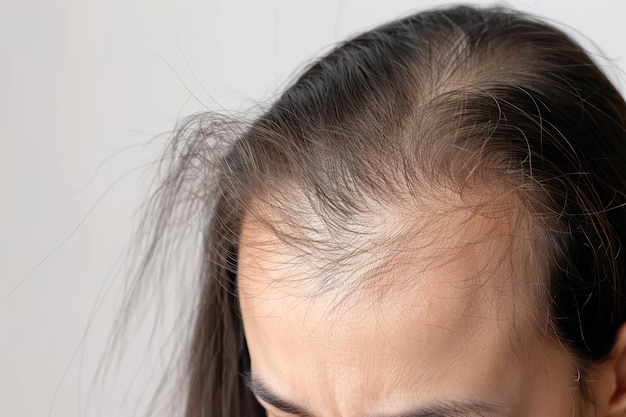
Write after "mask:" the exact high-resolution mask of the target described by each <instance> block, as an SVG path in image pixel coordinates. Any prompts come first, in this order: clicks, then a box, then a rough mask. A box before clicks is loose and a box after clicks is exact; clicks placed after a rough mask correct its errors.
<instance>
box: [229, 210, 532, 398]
mask: <svg viewBox="0 0 626 417" xmlns="http://www.w3.org/2000/svg"><path fill="white" fill-rule="evenodd" d="M440 222H442V223H441V224H439V225H436V226H437V227H435V225H434V224H432V223H431V224H429V225H428V226H431V227H423V228H422V229H421V230H422V231H423V234H422V235H419V234H417V235H413V238H414V239H415V241H413V242H407V243H406V245H405V247H404V248H402V247H398V248H397V249H396V251H395V252H394V256H386V257H380V256H377V254H374V253H372V254H369V256H370V260H369V261H368V258H367V256H363V254H360V255H361V256H355V257H354V258H353V259H354V262H364V265H361V266H359V267H356V266H353V267H352V268H348V269H347V270H346V269H341V268H335V271H334V272H333V270H332V268H329V266H332V265H328V264H327V263H321V264H320V261H319V257H313V258H307V257H306V256H303V255H302V253H299V252H294V251H293V250H292V249H291V248H290V247H289V245H288V244H286V243H285V242H283V241H281V240H280V239H278V238H277V237H276V236H275V235H274V234H272V233H271V232H270V231H268V230H267V229H265V228H263V227H260V225H259V224H255V223H254V222H247V223H246V222H244V227H243V230H242V235H241V240H240V251H239V260H238V277H239V297H240V305H241V310H242V318H243V322H244V329H245V333H246V338H247V341H248V347H249V351H250V356H251V360H252V366H253V371H254V372H257V373H259V374H261V375H263V376H264V377H265V378H269V379H270V380H271V381H281V384H284V385H283V386H289V387H302V386H303V381H301V380H300V379H301V378H303V377H304V378H305V379H306V382H305V383H304V386H306V387H313V386H314V387H322V388H316V389H315V390H316V392H315V393H311V392H308V393H307V397H308V396H310V397H312V398H322V397H324V398H328V397H331V398H352V401H354V399H355V398H361V399H367V401H368V402H372V403H379V402H382V403H384V402H393V401H394V400H395V399H394V398H393V397H394V396H398V395H400V396H402V395H407V387H412V388H411V389H413V390H417V391H419V393H420V397H421V398H424V397H428V396H429V395H430V396H432V397H433V399H434V400H437V399H438V396H445V395H446V392H447V393H449V394H452V393H455V394H456V395H458V393H459V392H461V393H464V394H467V396H471V395H477V394H479V393H480V392H483V391H489V390H492V389H493V387H491V386H490V384H491V383H492V381H493V380H503V379H502V375H504V374H505V370H506V366H507V363H508V364H509V365H510V363H509V361H510V360H511V359H512V355H514V351H513V347H512V346H513V344H514V343H513V341H514V340H517V338H518V337H519V336H520V331H521V330H520V329H521V328H523V327H524V326H525V324H522V323H525V322H532V321H533V320H532V319H530V316H532V315H533V313H531V312H532V310H533V309H531V308H529V305H530V304H532V302H531V301H530V300H531V298H532V297H531V293H532V292H531V291H528V288H527V287H528V285H526V284H527V283H528V279H529V276H534V277H535V278H534V279H537V278H536V275H534V274H531V273H529V271H528V269H527V268H526V267H525V266H527V265H528V262H526V261H527V260H525V259H519V258H520V257H521V256H523V254H524V253H525V250H526V249H524V250H522V249H521V248H520V247H518V246H520V245H521V242H520V241H518V240H519V239H518V237H519V235H516V234H514V233H513V232H512V231H513V228H512V227H511V224H510V219H509V220H507V219H505V220H503V217H502V216H499V217H493V216H492V217H488V216H487V217H486V216H474V215H470V214H468V213H456V215H452V214H450V215H449V216H448V217H447V218H446V219H445V221H442V220H440ZM516 233H520V232H519V231H516ZM420 239H421V240H420ZM381 258H382V260H381ZM371 259H374V261H372V260H371ZM316 260H317V262H316ZM521 265H524V267H521ZM325 276H330V278H331V279H332V280H335V281H339V284H338V285H336V286H331V288H330V289H329V290H327V291H319V288H320V287H319V282H320V280H323V277H325ZM312 282H314V283H316V284H315V285H313V284H311V283H312ZM342 282H347V284H345V285H343V284H342ZM535 325H536V324H535ZM523 333H525V332H523ZM468 358H471V360H468ZM476 364H481V365H480V369H479V372H476ZM452 374H453V375H454V376H455V377H454V378H450V375H452ZM355 381H358V382H355ZM311 389H313V388H311ZM298 390H299V392H300V393H301V392H302V391H301V388H298ZM320 390H321V391H320ZM342 390H348V391H350V390H353V391H354V392H355V393H356V392H358V394H355V395H356V397H354V396H351V397H350V396H348V397H345V396H341V395H340V394H339V392H340V391H342ZM304 391H306V388H305V389H304ZM322 391H327V392H325V393H324V392H322ZM472 391H475V392H472ZM287 395H292V394H291V393H289V394H287ZM293 395H296V396H297V394H293ZM300 395H301V394H300ZM303 401H305V400H303ZM345 401H350V400H349V399H347V400H345ZM357 403H362V402H361V401H357ZM353 406H354V404H352V405H345V407H346V408H348V407H353Z"/></svg>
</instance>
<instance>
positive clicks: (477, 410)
mask: <svg viewBox="0 0 626 417" xmlns="http://www.w3.org/2000/svg"><path fill="white" fill-rule="evenodd" d="M241 376H242V378H243V382H244V384H245V385H246V386H247V387H248V389H249V390H250V391H251V392H252V393H253V394H254V395H255V396H256V397H257V398H259V399H261V400H263V401H264V402H266V403H268V404H270V405H271V406H273V407H275V408H276V409H278V410H280V411H282V412H284V413H287V414H293V415H296V416H298V417H314V414H313V413H312V412H311V411H309V410H307V408H306V407H302V406H299V405H296V404H294V403H292V402H290V401H288V400H286V399H284V398H281V397H280V396H279V395H277V394H276V393H274V392H273V391H272V390H271V388H270V387H269V386H268V384H266V383H265V382H264V381H263V380H262V379H261V378H258V377H255V376H253V375H252V374H251V373H250V372H244V373H242V374H241ZM498 408H499V407H497V406H495V405H494V404H489V403H486V402H484V401H481V400H469V401H467V400H462V401H447V402H438V403H434V404H427V405H420V406H417V407H415V408H412V409H409V410H406V411H403V412H400V413H399V414H385V415H382V414H380V415H379V414H376V415H372V416H371V417H485V416H486V415H492V413H494V412H496V411H498Z"/></svg>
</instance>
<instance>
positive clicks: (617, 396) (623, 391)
mask: <svg viewBox="0 0 626 417" xmlns="http://www.w3.org/2000/svg"><path fill="white" fill-rule="evenodd" d="M601 368H603V371H602V372H604V373H605V376H607V377H608V378H609V381H608V382H609V383H608V384H607V385H606V387H607V388H608V392H607V394H608V396H607V397H608V398H607V400H608V402H607V403H606V415H607V417H618V416H619V417H621V416H626V323H625V324H622V326H621V327H620V329H619V331H618V332H617V337H616V338H615V344H614V345H613V349H612V350H611V357H610V358H609V359H607V360H606V361H605V363H604V364H603V365H601ZM605 398H606V397H605Z"/></svg>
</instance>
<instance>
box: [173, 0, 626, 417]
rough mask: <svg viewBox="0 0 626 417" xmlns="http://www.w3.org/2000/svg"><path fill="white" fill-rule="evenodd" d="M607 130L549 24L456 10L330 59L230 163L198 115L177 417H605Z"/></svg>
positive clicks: (285, 98) (598, 85)
mask: <svg viewBox="0 0 626 417" xmlns="http://www.w3.org/2000/svg"><path fill="white" fill-rule="evenodd" d="M625 119H626V104H625V103H624V100H623V98H622V97H621V96H620V95H619V93H618V92H617V91H616V90H615V88H614V87H613V86H612V85H611V83H610V82H609V81H608V80H607V79H606V77H605V76H604V75H603V74H602V72H601V71H600V70H599V69H598V68H597V66H596V65H595V64H594V63H593V62H592V61H591V60H590V59H589V57H588V56H587V55H586V54H585V52H584V51H583V50H582V49H581V48H580V47H579V46H578V45H577V44H575V43H574V42H572V41H571V40H570V39H569V38H568V37H567V36H565V35H564V34H563V33H561V32H560V31H558V30H556V29H554V28H552V27H551V26H549V25H546V24H544V23H541V22H539V21H536V20H535V19H533V18H529V17H526V16H522V15H519V14H517V13H514V12H511V11H506V10H501V9H478V10H477V9H473V8H469V7H459V8H452V9H443V10H435V11H431V12H425V13H420V14H417V15H414V16H410V17H408V18H405V19H402V20H399V21H396V22H392V23H390V24H388V25H385V26H382V27H379V28H377V29H374V30H372V31H370V32H367V33H365V34H363V35H360V36H357V37H356V38H353V39H351V40H349V41H347V42H345V43H344V44H342V45H340V46H339V47H337V48H336V49H335V50H333V51H332V52H330V53H329V54H328V55H326V56H325V57H323V58H321V59H320V60H319V61H317V62H316V63H314V64H313V65H312V66H311V67H310V68H309V69H307V70H306V71H305V72H304V74H303V75H302V76H301V77H300V78H298V80H297V81H296V82H295V83H294V84H293V85H292V86H291V87H290V88H289V89H287V90H286V91H285V92H284V93H283V94H282V96H281V97H280V98H279V99H278V100H277V101H276V102H275V103H274V104H273V105H272V106H271V107H270V108H269V109H268V110H267V111H266V112H265V113H264V114H263V115H262V116H261V117H259V118H258V119H257V120H255V121H254V122H253V123H252V125H251V126H250V127H249V128H248V129H247V130H246V131H245V132H244V133H243V134H242V135H240V136H239V137H238V138H237V139H236V140H235V141H233V142H232V143H230V144H228V146H227V147H226V148H220V149H219V151H218V149H217V145H216V144H212V143H210V141H211V140H212V138H211V137H208V136H209V130H208V129H213V130H215V129H214V128H215V127H214V126H211V125H210V126H205V125H203V124H201V125H200V126H199V129H198V133H199V134H198V135H197V137H198V140H196V141H193V142H190V143H188V147H187V148H186V150H185V151H184V152H183V155H182V160H181V161H182V162H181V164H180V165H179V166H178V167H177V169H176V170H174V171H173V173H172V177H171V178H170V181H171V182H170V184H174V188H175V189H176V187H179V180H183V179H184V178H185V177H186V176H188V175H189V173H191V172H193V173H194V174H197V173H198V172H200V173H201V174H200V175H202V178H203V179H204V180H205V181H204V180H203V181H201V185H202V186H203V189H202V190H197V191H199V192H200V195H201V196H202V197H201V198H202V199H205V200H206V202H205V203H206V204H207V216H206V218H207V225H206V236H205V242H204V244H205V247H204V258H203V259H204V263H203V269H202V285H203V292H202V300H201V303H200V306H199V308H198V313H197V321H196V324H195V333H194V340H193V345H192V354H191V358H190V362H189V364H190V365H189V366H190V368H189V372H190V380H189V397H188V415H189V416H203V415H241V416H244V415H245V416H253V415H262V413H263V411H262V408H261V407H260V405H259V403H258V402H257V398H260V399H261V400H262V401H264V405H265V406H267V407H268V409H269V410H271V411H272V412H273V413H274V412H276V413H278V411H277V407H278V408H280V406H281V404H280V401H276V398H274V399H273V400H272V398H270V397H276V396H278V397H279V398H280V399H281V400H282V402H283V404H282V405H283V406H284V407H283V408H285V409H288V406H289V404H286V402H289V403H290V404H291V405H294V406H298V407H299V408H301V409H302V410H300V413H297V412H296V411H297V410H295V409H292V411H293V413H292V414H294V415H303V414H304V412H305V411H306V412H308V413H309V414H311V415H315V416H330V415H333V416H340V415H341V416H357V415H385V416H386V415H442V416H452V415H455V416H456V415H468V416H474V415H520V416H522V415H524V416H525V415H535V416H539V417H543V416H546V417H547V416H550V417H559V416H561V415H563V416H566V415H568V416H569V415H572V413H573V412H575V413H585V412H587V411H586V410H588V409H589V407H592V405H590V404H592V402H594V401H595V402H596V404H600V403H601V402H602V401H604V400H605V399H606V398H604V397H603V395H605V394H604V393H605V392H608V391H607V390H610V389H612V388H610V387H614V386H615V384H613V385H611V384H610V383H608V382H606V381H608V380H610V379H611V378H608V377H606V378H605V377H603V376H601V375H600V372H599V371H598V369H601V368H602V366H604V365H603V364H606V363H608V362H607V361H609V360H612V359H611V358H613V357H614V355H612V352H613V353H614V352H615V349H616V348H615V347H614V346H615V345H616V335H617V334H618V329H619V327H620V324H621V323H622V322H623V321H624V320H625V319H626V306H624V303H623V296H622V294H621V291H622V286H623V284H622V282H621V281H622V280H623V279H624V269H625V266H626V265H625V262H626V261H625V259H626V258H625V255H624V254H623V253H622V250H621V245H622V242H625V241H626V209H625V207H624V204H626V196H625V191H626V146H624V145H625V139H626V135H625ZM203 129H205V130H203ZM214 155H219V157H218V158H216V159H211V158H214ZM207 159H208V160H207ZM205 167H206V169H207V170H208V169H209V168H208V167H210V172H208V173H206V172H203V170H204V169H205ZM165 201H166V203H167V201H169V200H167V199H166V200H165ZM613 362H615V361H613ZM602 375H604V374H602ZM607 384H608V385H607ZM246 385H248V386H246ZM617 385H618V386H619V381H618V384H617ZM606 387H609V388H606ZM250 388H251V389H250ZM251 391H253V392H254V394H255V395H256V397H255V396H253V394H252V392H251ZM270 393H271V395H270ZM600 397H601V398H600ZM607 398H611V399H612V401H613V402H612V403H611V404H613V409H615V406H614V404H615V399H616V398H617V397H615V396H611V395H609V396H608V397H607ZM272 402H273V403H274V404H273V406H272V405H268V404H269V403H272ZM604 402H608V400H607V401H604ZM574 406H575V407H576V410H574V408H573V407H574ZM272 407H273V408H272ZM420 407H422V408H424V410H423V411H422V412H421V414H420V413H417V412H413V413H412V414H407V412H408V411H411V410H412V411H415V410H414V409H416V408H420ZM598 407H600V408H598V410H600V412H604V411H606V410H609V408H607V407H604V408H603V406H602V405H599V406H598ZM613 409H611V410H613ZM455 410H456V411H455ZM472 410H473V411H472ZM490 410H491V411H490ZM461 411H463V412H461ZM429 413H430V414H429ZM472 413H473V414H472ZM272 415H274V414H272ZM275 415H276V416H277V417H278V416H279V415H280V416H282V415H285V416H287V415H291V414H285V412H284V411H283V412H282V414H275Z"/></svg>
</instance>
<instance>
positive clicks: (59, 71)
mask: <svg viewBox="0 0 626 417" xmlns="http://www.w3.org/2000/svg"><path fill="white" fill-rule="evenodd" d="M443 3H444V2H436V1H430V2H426V1H408V0H407V1H400V0H385V1H363V0H345V1H327V0H311V1H293V0H292V1H286V0H283V1H279V0H274V1H270V0H249V1H244V0H204V1H200V0H196V1H192V0H182V1H181V0H161V1H157V0H108V1H99V2H95V1H85V0H46V1H44V0H38V1H26V0H3V1H2V3H1V5H0V169H1V175H0V415H2V416H10V417H13V416H20V417H21V416H24V417H26V416H47V415H50V416H67V417H73V416H79V415H81V416H83V415H89V416H91V415H104V416H109V415H110V416H121V415H138V413H137V408H134V407H135V406H137V407H139V409H140V408H141V392H139V394H137V395H136V396H134V397H132V398H130V399H129V398H124V396H123V394H124V393H126V392H127V384H125V383H124V378H125V377H126V376H127V375H122V377H121V379H120V381H121V382H117V383H115V384H114V386H113V387H109V389H108V391H107V394H106V398H105V399H104V400H96V399H94V396H93V395H92V394H91V393H90V392H91V391H92V390H91V388H92V387H93V386H94V385H96V384H94V382H93V380H94V374H95V369H96V366H97V365H98V363H99V360H100V357H101V355H102V353H103V351H104V346H105V343H106V340H107V336H108V334H109V331H110V326H111V323H112V321H113V318H114V312H115V310H116V308H117V307H116V306H117V305H118V302H119V294H120V284H122V283H123V282H124V279H125V278H126V277H125V275H124V272H123V271H124V262H123V259H124V258H123V255H124V253H125V251H126V250H127V246H128V243H129V239H130V236H131V231H132V228H133V224H134V220H133V219H134V218H133V214H134V213H135V212H136V211H137V209H138V206H139V203H140V201H141V200H142V198H143V197H144V195H145V192H146V187H147V186H148V184H149V182H150V179H151V177H152V176H153V173H154V170H153V164H151V161H154V160H155V158H157V157H158V155H159V154H160V152H161V151H162V150H163V146H164V142H165V137H166V136H163V135H162V134H164V133H167V132H168V131H169V130H171V129H172V128H173V127H174V124H175V121H176V120H177V119H179V118H180V117H181V116H182V115H187V114H191V113H193V112H195V111H198V110H202V109H204V108H209V109H218V108H226V109H231V110H245V109H247V108H249V107H250V106H251V105H252V104H254V103H255V102H259V101H264V100H270V99H271V97H272V96H273V95H274V94H275V93H276V92H278V91H279V90H280V89H281V87H283V86H284V85H285V83H286V81H287V80H289V79H291V78H292V77H293V75H294V73H295V71H297V69H298V68H301V67H302V65H303V64H304V63H305V62H306V61H307V60H310V59H311V58H312V57H314V56H316V55H318V54H319V53H320V52H323V51H326V50H327V49H328V48H329V47H330V46H331V45H332V44H333V42H336V41H338V40H340V39H342V38H345V37H346V36H349V35H352V34H355V33H356V32H358V31H360V30H363V29H367V28H370V27H372V26H373V25H375V24H378V23H381V22H383V21H386V20H389V19H393V18H396V17H399V16H401V15H406V14H408V13H409V12H410V11H414V10H420V9H424V8H426V7H429V6H433V5H441V4H443ZM479 4H493V3H492V2H479ZM506 5H510V6H513V7H516V8H519V9H522V10H525V11H529V12H531V13H534V14H537V15H540V16H545V17H548V18H550V19H553V20H556V21H558V22H562V23H564V24H565V25H567V26H569V27H570V28H572V29H571V30H576V31H579V32H581V33H583V34H584V35H586V36H587V37H588V38H590V39H591V40H593V42H595V44H597V45H598V46H599V47H600V49H601V51H602V52H603V53H604V54H605V55H606V56H607V57H608V58H609V59H610V60H611V62H612V63H613V64H609V65H608V66H607V71H609V73H610V75H611V77H612V78H613V79H614V80H615V81H616V82H618V84H619V86H620V88H622V91H623V90H624V88H623V85H624V83H623V81H622V80H623V76H622V75H621V73H620V72H621V71H623V70H624V69H626V61H625V59H626V57H625V55H626V43H624V42H623V40H624V39H626V28H625V27H624V21H623V18H624V16H625V15H626V2H623V1H621V0H614V1H608V0H595V1H593V2H588V1H584V2H582V1H580V2H574V1H571V0H570V1H566V0H561V1H556V0H550V1H548V0H536V1H531V0H526V1H510V2H509V3H506ZM576 36H579V35H576ZM583 42H584V43H585V45H587V46H590V45H591V44H590V42H589V41H587V40H584V41H583ZM620 77H622V78H620ZM129 354H130V355H133V354H135V355H138V356H137V357H136V358H135V361H137V362H139V361H140V359H141V354H140V353H133V351H132V349H131V350H130V353H129ZM137 401H139V402H137ZM94 404H95V405H94Z"/></svg>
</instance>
